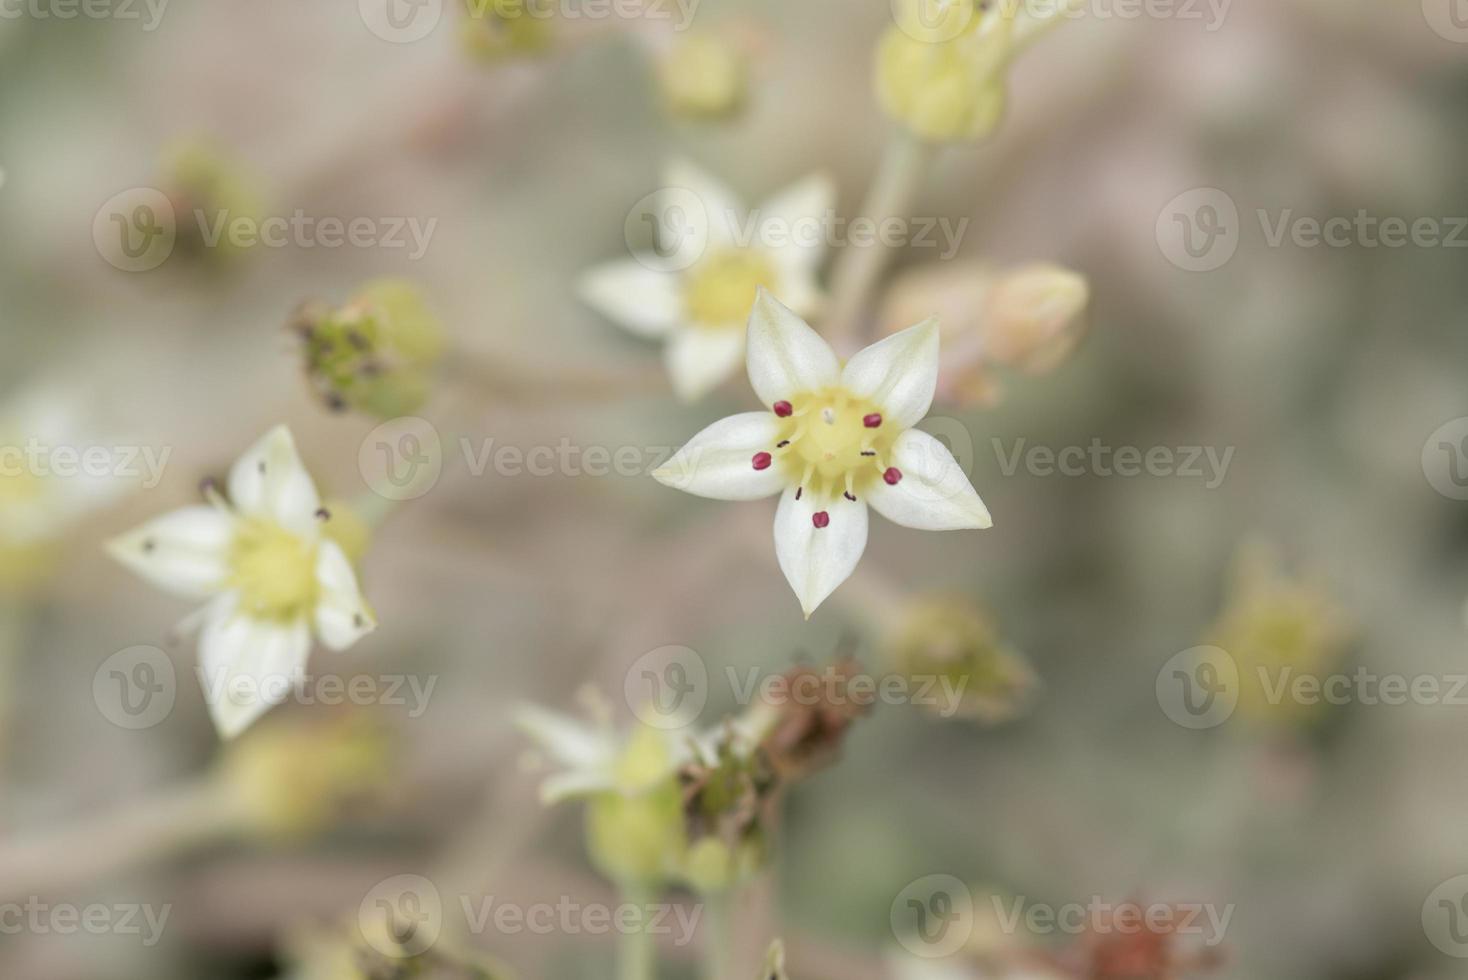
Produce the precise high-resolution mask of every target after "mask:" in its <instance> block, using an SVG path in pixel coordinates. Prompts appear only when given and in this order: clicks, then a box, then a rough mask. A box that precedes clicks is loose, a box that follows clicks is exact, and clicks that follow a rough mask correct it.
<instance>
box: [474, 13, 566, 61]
mask: <svg viewBox="0 0 1468 980" xmlns="http://www.w3.org/2000/svg"><path fill="white" fill-rule="evenodd" d="M533 2H537V0H464V7H465V9H466V11H467V12H468V15H469V16H468V19H467V20H465V21H464V23H463V25H462V26H461V27H460V29H459V37H460V40H461V41H462V42H463V45H464V49H465V50H466V51H468V52H469V54H470V55H472V56H473V57H475V58H478V59H480V60H482V61H489V62H494V61H501V60H504V59H506V58H515V57H525V56H534V55H539V54H543V53H544V52H546V51H548V50H550V48H551V45H552V43H553V42H554V40H555V32H554V30H553V28H552V26H551V23H550V21H549V20H548V19H547V18H546V17H544V16H534V15H532V14H531V12H530V11H529V10H527V9H526V6H527V4H529V3H533Z"/></svg>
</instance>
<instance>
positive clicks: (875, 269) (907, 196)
mask: <svg viewBox="0 0 1468 980" xmlns="http://www.w3.org/2000/svg"><path fill="white" fill-rule="evenodd" d="M932 157H933V146H932V144H930V143H926V142H924V141H922V140H920V139H918V138H917V137H916V136H914V135H912V134H911V133H909V132H908V131H907V130H906V129H900V128H899V129H896V130H893V132H892V136H891V137H890V138H889V139H888V141H887V148H886V150H885V151H884V152H883V154H882V164H881V167H880V168H879V169H878V171H877V176H876V178H875V179H874V180H873V181H872V186H871V189H870V190H869V191H868V192H867V198H866V201H865V202H864V203H863V204H862V209H861V214H862V217H863V218H865V219H868V220H869V221H871V222H873V223H874V224H875V227H876V228H879V229H880V227H881V225H882V222H884V221H886V220H887V219H889V218H893V217H900V216H902V215H905V214H906V213H907V212H908V210H909V209H910V208H911V207H912V199H913V195H914V194H915V193H916V191H917V186H918V182H919V181H920V180H922V177H923V173H924V172H925V171H926V170H927V168H928V163H929V161H930V160H931V159H932ZM875 237H876V240H875V241H873V242H872V243H871V244H869V245H866V246H862V247H858V246H854V245H847V247H846V248H845V249H843V250H842V252H841V255H840V257H839V258H838V259H837V261H836V269H835V271H834V272H833V273H832V275H831V312H830V316H829V318H828V319H827V321H826V331H825V333H826V339H827V340H829V341H830V342H831V344H832V345H833V346H835V347H836V348H837V351H838V352H839V353H847V352H849V349H850V348H853V347H856V346H859V344H860V342H861V340H862V333H863V327H864V322H865V319H866V318H865V317H864V316H863V314H864V312H865V311H866V308H867V305H868V303H869V302H870V301H871V295H872V292H873V291H874V290H875V289H876V286H877V283H878V281H879V280H880V279H881V276H882V273H883V271H884V270H885V269H886V267H887V261H888V259H889V258H890V256H891V249H890V247H889V246H887V245H885V244H884V243H883V239H884V237H885V236H883V235H880V234H879V235H877V236H875ZM842 348H847V350H846V351H843V350H842Z"/></svg>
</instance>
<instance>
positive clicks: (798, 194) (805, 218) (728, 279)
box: [580, 160, 836, 401]
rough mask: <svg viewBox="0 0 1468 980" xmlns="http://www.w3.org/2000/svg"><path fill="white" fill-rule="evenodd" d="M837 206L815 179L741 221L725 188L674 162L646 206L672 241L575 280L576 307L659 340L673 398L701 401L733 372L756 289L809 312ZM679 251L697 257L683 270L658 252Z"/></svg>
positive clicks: (817, 295) (820, 178)
mask: <svg viewBox="0 0 1468 980" xmlns="http://www.w3.org/2000/svg"><path fill="white" fill-rule="evenodd" d="M835 202H836V188H835V185H834V184H833V182H832V181H831V179H830V178H829V177H827V176H826V175H824V174H813V175H811V176H810V177H807V178H806V179H804V180H802V181H801V182H800V183H798V184H795V185H793V186H791V187H789V188H787V189H786V190H784V191H782V192H781V193H779V194H777V195H775V196H774V197H772V198H770V199H769V200H768V201H765V202H764V203H763V204H761V205H760V206H759V207H757V208H755V209H754V210H753V211H750V212H748V213H746V211H745V208H744V206H743V204H742V203H741V202H740V200H739V198H738V197H737V196H736V195H735V194H734V192H733V191H731V190H730V189H729V188H728V187H727V186H726V185H725V184H724V183H722V182H721V181H719V180H717V179H716V178H714V177H712V176H710V175H708V174H707V173H705V172H704V171H702V170H701V169H699V168H698V167H696V166H694V165H693V164H691V163H689V162H687V161H684V160H675V161H673V162H672V163H670V164H669V165H668V166H667V168H666V170H665V172H664V175H663V189H662V190H661V191H660V192H659V195H658V198H657V201H656V204H655V208H654V210H655V215H656V218H657V220H658V222H659V223H660V225H661V226H662V229H661V234H663V235H671V236H675V240H674V241H672V242H668V241H659V242H655V243H654V247H655V248H656V249H658V254H651V253H646V252H640V253H634V255H633V257H632V258H630V259H623V260H621V261H618V262H609V263H607V264H605V265H601V266H597V267H596V268H594V269H592V270H591V271H590V272H588V273H586V275H585V276H583V277H582V281H581V284H580V292H581V296H582V299H584V300H585V301H586V303H587V304H589V305H590V306H592V307H593V308H595V309H596V310H598V311H600V312H601V313H602V314H604V315H605V316H607V317H608V318H610V319H611V320H613V321H615V322H616V323H618V324H620V325H621V326H623V327H625V328H626V329H627V330H630V331H631V332H632V333H634V334H637V335H638V336H641V337H656V338H660V339H662V340H664V341H665V346H664V352H663V353H664V361H665V363H666V364H667V368H668V374H669V376H670V377H671V379H672V382H673V388H674V390H675V391H676V392H677V393H678V395H679V397H681V398H683V399H685V400H689V401H691V400H693V399H696V398H700V397H702V396H703V395H705V394H707V393H708V392H709V391H710V390H712V389H713V388H714V387H716V386H717V385H718V384H719V383H720V382H722V381H724V380H725V379H726V378H728V377H729V376H730V375H731V374H733V373H734V371H735V370H737V369H738V367H739V363H740V361H741V360H742V359H743V357H744V334H745V331H744V324H745V322H746V320H747V319H748V317H749V308H750V306H751V304H752V303H753V302H754V297H755V293H756V291H757V290H758V289H760V288H765V289H768V290H769V291H770V292H772V293H774V294H775V295H776V296H778V297H779V298H780V299H781V301H782V302H784V303H786V304H787V305H788V306H790V307H791V308H792V309H794V310H797V311H798V312H800V313H801V314H803V315H805V316H810V315H812V314H813V313H814V312H815V311H816V309H817V307H818V306H819V305H820V302H821V299H822V297H821V292H820V288H819V286H818V285H817V283H816V269H817V267H818V266H819V265H820V262H821V258H822V256H823V255H824V254H825V250H826V244H827V234H828V230H829V227H830V222H829V221H828V217H829V216H830V215H831V214H832V213H833V209H834V207H835ZM690 212H696V213H690ZM685 246H687V247H691V248H693V249H694V250H695V251H694V254H693V255H692V256H690V258H691V262H687V263H686V267H681V268H676V269H675V268H670V263H669V262H668V261H667V260H665V259H664V258H663V257H661V253H662V252H663V251H665V250H667V251H670V252H672V251H677V250H679V249H682V248H684V247H685ZM671 264H676V265H679V266H683V265H685V261H684V260H683V259H681V258H680V259H679V260H678V261H677V262H675V263H671Z"/></svg>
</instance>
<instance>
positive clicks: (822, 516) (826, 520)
mask: <svg viewBox="0 0 1468 980" xmlns="http://www.w3.org/2000/svg"><path fill="white" fill-rule="evenodd" d="M810 522H811V523H812V524H814V525H815V526H816V527H818V528H821V527H825V526H826V525H828V524H830V523H831V515H830V514H827V513H826V512H825V511H823V510H818V511H816V512H815V513H814V514H812V515H810Z"/></svg>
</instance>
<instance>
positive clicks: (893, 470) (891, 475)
mask: <svg viewBox="0 0 1468 980" xmlns="http://www.w3.org/2000/svg"><path fill="white" fill-rule="evenodd" d="M882 479H884V480H886V481H887V485H888V486H892V487H895V486H897V484H898V482H899V481H900V480H901V479H902V471H901V470H899V469H898V468H897V467H895V466H889V467H887V471H886V472H885V473H883V474H882Z"/></svg>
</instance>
